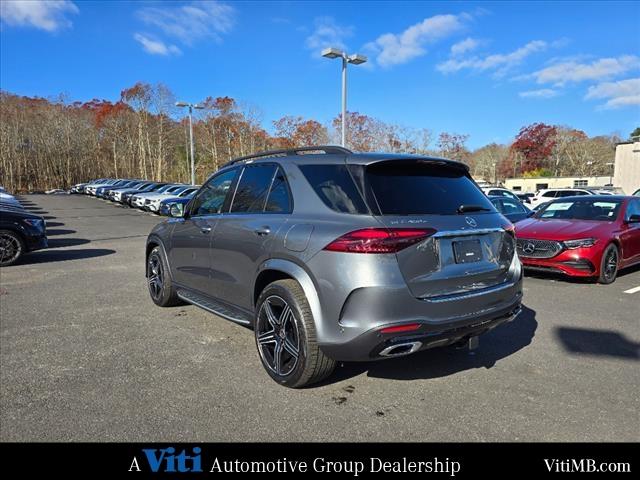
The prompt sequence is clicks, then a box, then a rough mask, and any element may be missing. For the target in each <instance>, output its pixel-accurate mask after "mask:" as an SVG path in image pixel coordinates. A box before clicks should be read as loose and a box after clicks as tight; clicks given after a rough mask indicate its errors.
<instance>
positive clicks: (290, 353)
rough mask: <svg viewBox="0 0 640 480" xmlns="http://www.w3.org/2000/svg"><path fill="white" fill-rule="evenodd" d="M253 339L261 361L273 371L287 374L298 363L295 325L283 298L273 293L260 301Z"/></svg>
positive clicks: (297, 335)
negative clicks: (254, 337)
mask: <svg viewBox="0 0 640 480" xmlns="http://www.w3.org/2000/svg"><path fill="white" fill-rule="evenodd" d="M256 342H257V344H258V351H259V352H260V357H261V358H262V361H263V363H264V364H265V365H266V366H267V368H268V369H269V370H271V371H272V372H273V373H275V374H276V375H279V376H281V377H286V376H287V375H290V374H291V372H293V370H294V369H295V368H296V365H298V359H299V358H300V335H299V334H298V325H297V322H296V319H295V316H294V313H293V310H292V309H291V306H290V305H289V304H288V303H287V302H286V301H285V300H284V299H283V298H281V297H278V296H277V295H272V296H270V297H267V299H266V300H265V301H264V302H263V303H262V305H261V307H260V311H259V312H258V318H257V320H256Z"/></svg>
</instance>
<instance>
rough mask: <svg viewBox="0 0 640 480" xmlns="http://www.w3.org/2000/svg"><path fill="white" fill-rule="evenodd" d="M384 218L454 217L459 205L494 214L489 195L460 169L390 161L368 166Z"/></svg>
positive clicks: (369, 179)
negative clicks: (399, 216) (475, 207)
mask: <svg viewBox="0 0 640 480" xmlns="http://www.w3.org/2000/svg"><path fill="white" fill-rule="evenodd" d="M366 181H367V183H368V184H369V186H370V188H371V190H372V191H373V194H374V196H375V200H376V201H377V203H378V206H379V207H380V212H381V213H382V215H454V214H456V213H457V210H458V207H460V205H478V206H480V207H483V208H486V209H488V210H489V211H490V212H495V209H494V207H493V204H492V203H491V202H490V201H489V199H488V198H487V196H486V195H485V194H484V193H483V192H482V191H481V190H480V189H479V188H478V187H477V186H476V185H475V184H474V183H473V181H472V180H471V179H470V178H469V177H468V176H467V175H466V173H465V172H464V171H463V170H461V169H457V168H452V167H447V166H443V165H429V164H426V163H424V162H420V161H408V162H405V161H401V160H395V161H389V162H380V163H375V164H373V165H370V166H369V167H367V170H366Z"/></svg>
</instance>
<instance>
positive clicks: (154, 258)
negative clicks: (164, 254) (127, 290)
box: [147, 252, 164, 300]
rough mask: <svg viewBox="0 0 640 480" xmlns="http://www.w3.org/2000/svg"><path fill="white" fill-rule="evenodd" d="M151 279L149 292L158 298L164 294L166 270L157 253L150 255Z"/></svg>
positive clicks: (149, 269) (149, 271) (155, 298)
mask: <svg viewBox="0 0 640 480" xmlns="http://www.w3.org/2000/svg"><path fill="white" fill-rule="evenodd" d="M147 268H148V274H147V277H148V279H149V293H151V296H152V297H153V298H154V300H157V299H159V298H160V296H161V295H162V287H163V285H164V272H163V270H162V260H161V259H160V256H159V255H158V254H157V253H155V252H154V253H152V254H151V255H150V256H149V264H148V266H147Z"/></svg>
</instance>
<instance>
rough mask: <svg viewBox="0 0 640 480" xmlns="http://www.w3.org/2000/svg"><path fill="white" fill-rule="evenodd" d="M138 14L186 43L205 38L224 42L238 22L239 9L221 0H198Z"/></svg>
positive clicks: (148, 22)
mask: <svg viewBox="0 0 640 480" xmlns="http://www.w3.org/2000/svg"><path fill="white" fill-rule="evenodd" d="M137 15H138V17H139V18H140V19H141V20H142V21H143V22H144V23H145V24H147V25H149V26H153V27H157V28H159V29H160V30H161V31H162V32H163V33H164V34H165V35H167V36H169V37H173V38H175V39H177V40H178V41H180V42H181V43H183V44H185V45H192V44H193V43H195V42H196V41H198V40H202V39H204V38H210V39H213V40H214V41H216V42H220V41H222V35H223V34H225V33H229V32H230V31H231V30H232V29H233V26H234V24H235V9H234V8H233V7H231V6H230V5H227V4H225V3H221V2H217V1H198V2H192V3H189V4H187V5H182V6H180V7H146V8H142V9H140V10H138V12H137Z"/></svg>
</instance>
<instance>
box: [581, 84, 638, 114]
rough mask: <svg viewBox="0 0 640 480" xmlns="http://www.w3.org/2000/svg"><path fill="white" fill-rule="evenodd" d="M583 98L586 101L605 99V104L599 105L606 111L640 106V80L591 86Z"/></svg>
mask: <svg viewBox="0 0 640 480" xmlns="http://www.w3.org/2000/svg"><path fill="white" fill-rule="evenodd" d="M584 98H585V99H587V100H591V99H607V101H606V103H605V104H604V105H601V108H607V109H613V108H621V107H625V106H629V105H640V78H629V79H627V80H619V81H617V82H603V83H600V84H598V85H592V86H591V87H589V89H588V90H587V94H586V95H585V97H584Z"/></svg>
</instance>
